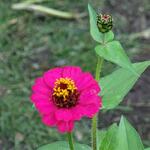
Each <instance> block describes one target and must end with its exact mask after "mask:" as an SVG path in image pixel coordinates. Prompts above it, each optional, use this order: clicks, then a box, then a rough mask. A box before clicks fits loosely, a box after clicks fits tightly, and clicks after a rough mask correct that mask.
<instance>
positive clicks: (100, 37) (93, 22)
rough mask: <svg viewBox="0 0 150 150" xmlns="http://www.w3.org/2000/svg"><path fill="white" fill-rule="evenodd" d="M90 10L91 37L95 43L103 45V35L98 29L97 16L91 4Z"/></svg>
mask: <svg viewBox="0 0 150 150" xmlns="http://www.w3.org/2000/svg"><path fill="white" fill-rule="evenodd" d="M88 10H89V16H90V33H91V36H92V38H93V39H94V40H95V41H97V42H100V43H102V42H103V34H102V33H101V32H99V30H98V27H97V14H96V12H95V10H94V9H93V8H92V6H91V5H90V4H88Z"/></svg>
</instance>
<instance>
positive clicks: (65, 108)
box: [31, 5, 150, 150]
mask: <svg viewBox="0 0 150 150" xmlns="http://www.w3.org/2000/svg"><path fill="white" fill-rule="evenodd" d="M88 9H89V16H90V33H91V36H92V38H93V39H94V40H95V41H96V42H97V46H96V47H95V52H96V54H97V66H96V73H95V79H94V77H93V76H92V75H91V74H90V73H89V72H84V71H82V69H81V68H80V67H77V66H61V67H57V68H53V69H50V70H48V71H46V72H45V73H43V75H42V76H41V77H38V78H37V79H35V82H34V84H33V86H32V95H31V101H32V103H33V104H34V106H35V108H36V110H37V111H38V112H39V113H40V116H41V120H42V122H43V123H44V124H45V125H47V126H49V127H56V128H57V129H58V131H59V132H60V133H61V134H62V133H65V134H66V135H67V137H68V142H65V141H60V142H55V143H51V144H47V145H44V146H41V147H39V148H38V150H69V149H70V150H144V146H143V144H142V142H141V139H140V137H139V135H138V133H137V132H136V130H135V129H134V128H133V127H132V126H131V125H130V123H129V122H128V121H127V120H126V119H125V117H123V116H122V118H121V121H120V123H119V125H117V124H113V125H111V126H110V127H109V128H108V130H106V131H105V132H103V133H102V132H101V131H100V130H98V129H97V114H98V112H99V111H101V110H108V109H113V108H115V107H116V106H117V105H118V104H119V103H120V102H121V101H122V100H123V98H124V96H125V95H126V94H127V93H128V91H129V90H130V89H131V88H132V86H133V85H134V83H135V82H136V80H137V79H138V78H139V76H140V75H141V74H142V72H143V71H144V70H145V69H146V68H147V67H148V66H149V65H150V61H144V62H139V63H134V64H133V63H131V61H130V60H129V58H128V56H127V55H126V53H125V51H124V49H123V47H122V46H121V44H120V42H119V41H117V40H114V34H113V32H112V31H111V29H112V27H113V19H112V16H111V15H108V14H104V15H103V14H99V15H97V14H96V12H95V11H94V9H93V8H92V7H91V5H88ZM104 60H105V61H110V62H111V63H114V64H116V65H118V66H119V68H117V69H116V70H115V71H114V72H112V73H111V74H109V75H107V76H105V77H101V70H102V66H103V61H104ZM82 117H88V118H92V119H91V121H92V122H91V124H92V129H91V135H92V138H91V143H92V145H91V147H90V146H88V145H85V144H78V143H75V142H74V141H73V138H72V133H73V129H74V125H75V122H76V121H80V120H81V119H82Z"/></svg>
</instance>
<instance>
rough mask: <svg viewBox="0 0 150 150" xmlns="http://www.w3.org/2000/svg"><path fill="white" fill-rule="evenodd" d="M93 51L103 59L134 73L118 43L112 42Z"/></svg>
mask: <svg viewBox="0 0 150 150" xmlns="http://www.w3.org/2000/svg"><path fill="white" fill-rule="evenodd" d="M95 51H96V53H97V54H98V55H99V56H101V57H103V58H104V59H106V60H108V61H110V62H112V63H115V64H117V65H119V66H120V67H122V68H126V69H128V70H130V71H132V72H134V73H135V71H134V70H133V67H132V64H131V62H130V60H129V58H128V56H127V55H126V53H125V51H124V50H123V48H122V46H121V44H120V43H119V42H118V41H112V42H109V43H106V44H105V45H98V46H96V47H95ZM136 75H137V74H136Z"/></svg>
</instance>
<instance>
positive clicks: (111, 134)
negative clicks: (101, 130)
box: [99, 124, 118, 150]
mask: <svg viewBox="0 0 150 150" xmlns="http://www.w3.org/2000/svg"><path fill="white" fill-rule="evenodd" d="M117 130H118V127H117V125H116V124H113V125H112V126H110V128H109V129H108V131H107V133H106V134H105V137H104V138H103V140H102V142H101V145H100V147H99V150H115V147H116V136H117Z"/></svg>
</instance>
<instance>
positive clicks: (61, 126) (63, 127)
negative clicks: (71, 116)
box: [57, 121, 74, 133]
mask: <svg viewBox="0 0 150 150" xmlns="http://www.w3.org/2000/svg"><path fill="white" fill-rule="evenodd" d="M57 126H58V130H59V131H60V132H61V133H64V132H72V130H73V127H74V122H73V121H68V122H65V121H60V122H58V124H57Z"/></svg>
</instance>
